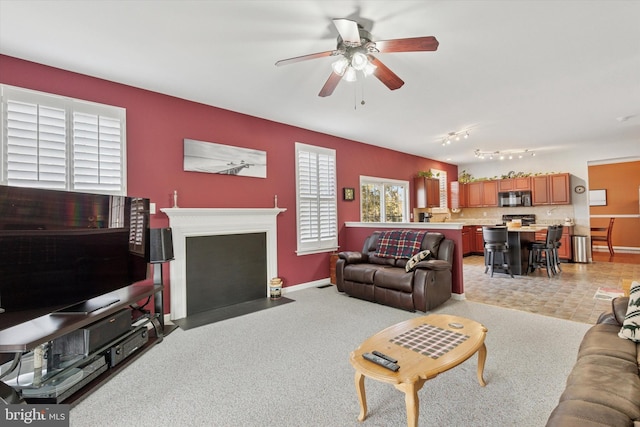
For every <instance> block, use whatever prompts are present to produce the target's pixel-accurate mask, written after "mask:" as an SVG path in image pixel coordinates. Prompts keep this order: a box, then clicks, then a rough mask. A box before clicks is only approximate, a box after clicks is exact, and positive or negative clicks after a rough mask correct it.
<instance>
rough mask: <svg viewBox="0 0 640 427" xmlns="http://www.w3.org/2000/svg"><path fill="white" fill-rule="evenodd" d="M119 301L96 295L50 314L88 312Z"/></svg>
mask: <svg viewBox="0 0 640 427" xmlns="http://www.w3.org/2000/svg"><path fill="white" fill-rule="evenodd" d="M118 301H120V300H119V299H117V298H111V297H106V298H104V297H97V298H93V299H90V300H87V301H82V302H79V303H77V304H74V305H70V306H68V307H65V308H61V309H60V310H56V311H54V312H53V313H51V314H52V315H56V314H89V313H93V312H94V311H96V310H100V309H101V308H105V307H109V306H110V305H111V304H115V303H117V302H118Z"/></svg>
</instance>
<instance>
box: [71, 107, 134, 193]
mask: <svg viewBox="0 0 640 427" xmlns="http://www.w3.org/2000/svg"><path fill="white" fill-rule="evenodd" d="M121 131H122V129H121V127H120V120H118V119H116V118H109V117H103V116H100V115H97V114H85V113H78V112H74V113H73V153H74V156H73V159H74V162H73V183H74V188H75V189H76V190H82V191H87V190H106V191H109V192H114V191H118V189H120V188H121V186H122V181H121V176H122V165H121V159H122V141H121V138H120V135H121Z"/></svg>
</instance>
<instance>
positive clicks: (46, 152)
mask: <svg viewBox="0 0 640 427" xmlns="http://www.w3.org/2000/svg"><path fill="white" fill-rule="evenodd" d="M6 110H7V113H6V117H7V119H6V122H7V124H6V132H7V145H6V147H7V148H6V153H7V154H6V158H7V160H6V170H7V171H6V176H7V179H6V180H7V184H9V185H14V186H20V187H35V186H37V187H41V188H49V189H62V190H64V189H65V186H66V183H65V177H66V169H67V163H66V158H67V154H66V152H67V150H66V147H67V144H66V133H67V130H66V114H65V110H64V109H60V108H53V107H47V106H42V105H38V104H31V103H25V102H15V101H8V102H7V106H6Z"/></svg>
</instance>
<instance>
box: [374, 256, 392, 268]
mask: <svg viewBox="0 0 640 427" xmlns="http://www.w3.org/2000/svg"><path fill="white" fill-rule="evenodd" d="M369 262H370V263H371V264H378V265H389V266H392V267H393V266H395V265H396V259H395V258H383V257H379V256H377V255H369Z"/></svg>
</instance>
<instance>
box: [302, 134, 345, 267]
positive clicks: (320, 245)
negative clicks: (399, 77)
mask: <svg viewBox="0 0 640 427" xmlns="http://www.w3.org/2000/svg"><path fill="white" fill-rule="evenodd" d="M302 153H311V154H314V155H319V156H328V158H329V159H328V161H329V164H331V163H332V165H329V166H330V167H332V169H333V170H332V171H330V173H331V175H332V176H331V177H328V182H324V188H325V190H328V193H326V194H320V187H321V183H320V182H319V181H320V174H319V173H316V174H315V178H316V180H318V182H317V185H318V191H317V192H316V194H315V195H314V196H313V197H303V195H302V192H301V181H302V180H301V165H300V156H301V154H302ZM295 166H296V168H295V173H296V236H297V237H296V243H297V250H296V254H297V255H308V254H314V253H322V252H333V251H336V250H337V249H338V196H337V165H336V150H334V149H330V148H325V147H319V146H315V145H308V144H304V143H301V142H296V143H295ZM316 172H318V171H316ZM311 199H314V200H315V201H316V203H317V207H316V208H317V212H318V214H319V215H320V212H321V208H322V206H321V205H324V207H325V208H326V209H329V212H330V213H329V216H330V218H329V220H328V223H329V224H328V228H329V229H330V230H329V232H328V233H324V234H323V233H322V231H321V230H322V229H323V227H322V226H321V220H320V218H318V221H317V222H315V223H314V225H315V226H317V228H318V235H317V238H316V239H314V240H311V239H310V238H308V237H307V238H306V239H305V236H303V224H302V217H303V214H302V202H303V201H304V200H311ZM331 212H333V216H331ZM305 240H306V241H305Z"/></svg>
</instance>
